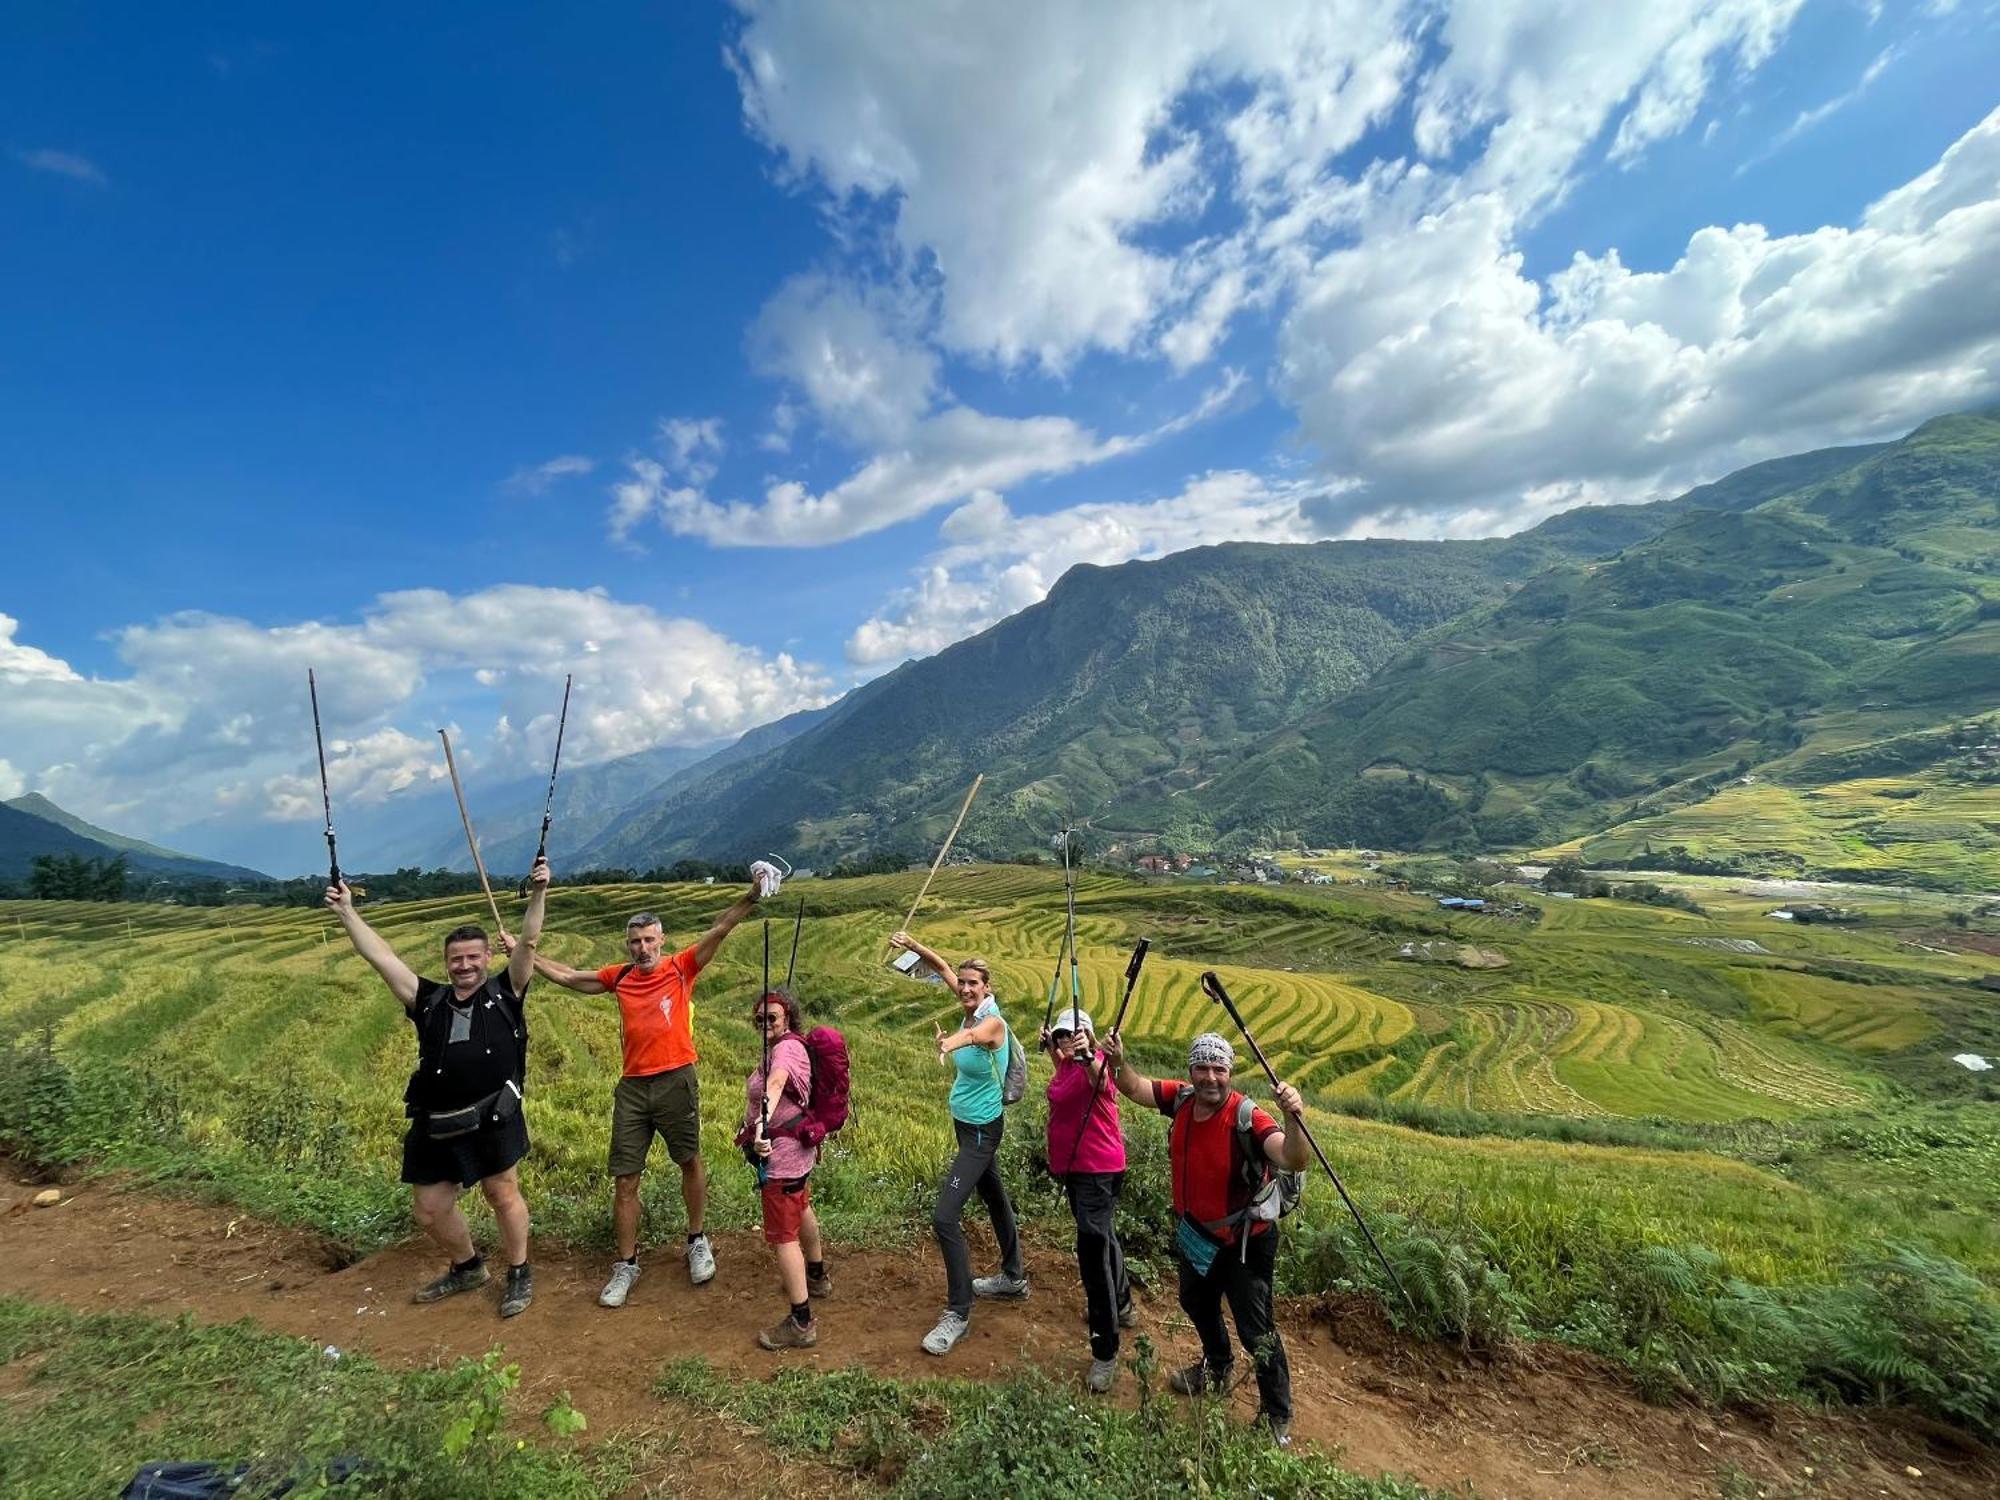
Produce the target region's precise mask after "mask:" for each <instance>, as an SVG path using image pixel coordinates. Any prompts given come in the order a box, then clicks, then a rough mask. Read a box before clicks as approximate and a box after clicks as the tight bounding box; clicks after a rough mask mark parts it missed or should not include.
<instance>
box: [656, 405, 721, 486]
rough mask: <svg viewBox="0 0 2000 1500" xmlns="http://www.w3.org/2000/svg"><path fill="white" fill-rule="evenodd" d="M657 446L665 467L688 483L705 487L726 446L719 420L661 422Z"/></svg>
mask: <svg viewBox="0 0 2000 1500" xmlns="http://www.w3.org/2000/svg"><path fill="white" fill-rule="evenodd" d="M660 447H661V449H662V450H663V451H664V452H665V454H666V461H667V465H668V468H669V469H670V470H671V471H672V472H673V473H675V474H678V475H680V476H681V477H682V478H684V479H686V480H687V481H688V482H689V483H690V484H707V483H708V481H709V480H711V479H713V478H714V477H715V466H716V462H717V461H718V460H719V459H720V458H721V457H722V455H723V452H724V451H725V450H726V448H727V447H728V445H727V444H726V443H725V442H724V441H723V438H722V418H720V417H702V418H699V419H697V418H693V417H670V418H668V419H667V420H665V421H663V422H661V423H660Z"/></svg>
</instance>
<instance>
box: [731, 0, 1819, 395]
mask: <svg viewBox="0 0 2000 1500" xmlns="http://www.w3.org/2000/svg"><path fill="white" fill-rule="evenodd" d="M1801 3H1802V0H1658V3H1655V4H1649V5H1645V6H1636V7H1635V6H1618V5H1605V4H1602V3H1600V0H1478V3H1467V4H1458V5H1449V6H1445V5H1434V4H1431V3H1428V0H1408V3H1404V4H1393V3H1392V4H1386V5H1385V4H1379V3H1374V0H1264V3H1262V4H1258V5H1254V6H1253V5H1234V6H1231V5H1218V4H1214V3H1209V0H1094V3H1092V4H1089V5H1076V4H1073V3H1069V0H1017V3H1014V4H1010V5H1007V6H1002V7H996V6H987V7H977V6H974V7H966V6H949V7H940V6H936V5H933V4H928V3H925V0H855V3H852V4H845V5H839V6H826V5H820V4H815V3H812V0H737V4H738V8H739V9H740V10H742V11H743V13H744V15H745V18H746V19H745V24H744V27H743V31H742V35H741V37H740V39H739V42H738V44H737V46H736V47H735V48H734V49H733V52H732V62H733V64H734V66H735V68H736V71H737V75H738V80H739V85H740V87H741V90H742V94H743V102H744V112H745V116H746V118H747V120H748V122H749V124H750V127H751V129H752V130H753V131H754V132H755V133H756V134H757V135H759V136H760V137H761V138H762V139H763V140H764V141H765V142H766V143H767V144H768V145H769V146H770V147H771V148H772V150H773V151H774V152H776V153H777V154H778V156H779V158H780V160H781V162H782V164H783V168H784V171H785V172H786V174H787V175H788V176H789V177H790V178H791V179H792V180H794V181H797V182H802V183H810V184H815V185H817V186H819V187H821V188H823V189H824V191H825V192H826V194H827V195H828V197H829V199H830V204H829V207H830V210H831V212H832V216H833V218H834V221H835V223H836V224H837V225H841V226H849V225H865V226H875V225H879V224H881V223H883V222H886V223H887V224H888V226H889V233H890V235H891V238H892V241H893V246H894V255H895V258H896V259H897V261H898V262H899V263H900V264H905V265H925V266H929V267H932V268H934V270H935V272H936V275H937V278H938V282H939V287H940V296H939V315H938V326H937V330H936V332H937V337H938V338H939V339H940V340H941V342H942V344H943V346H944V347H945V348H947V349H949V350H952V351H954V352H957V353H960V354H966V355H972V356H975V357H982V358H990V359H992V360H995V361H997V362H998V363H1000V364H1002V365H1005V366H1012V365H1016V364H1018V363H1021V362H1024V361H1038V362H1039V363H1041V364H1042V365H1043V366H1045V367H1047V368H1050V369H1057V370H1060V369H1063V368H1065V367H1067V366H1068V365H1069V364H1071V363H1072V362H1073V361H1074V360H1075V359H1076V358H1077V357H1078V356H1079V355H1081V354H1083V353H1086V352H1088V351H1091V350H1107V351H1112V352H1115V353H1125V354H1133V353H1153V352H1157V353H1159V354H1162V355H1164V356H1165V357H1166V358H1168V359H1169V360H1170V361H1171V362H1172V363H1173V364H1174V365H1175V367H1176V368H1179V369H1185V368H1188V367H1190V366H1192V365H1194V364H1198V363H1200V362H1201V361H1203V360H1205V359H1207V358H1210V357H1212V355H1213V353H1214V352H1215V351H1216V349H1217V348H1219V347H1220V343H1221V340H1222V338H1223V336H1224V335H1225V334H1226V333H1227V330H1228V328H1229V325H1230V323H1231V321H1232V320H1233V319H1234V318H1236V317H1237V316H1239V315H1240V313H1241V312H1242V311H1243V310H1244V309H1246V308H1253V307H1262V306H1265V305H1267V304H1268V302H1269V301H1270V300H1271V299H1272V298H1273V297H1274V296H1276V295H1278V294H1279V286H1278V284H1277V283H1279V282H1281V281H1282V278H1283V277H1284V276H1285V275H1286V273H1287V272H1288V270H1289V269H1290V267H1289V265H1288V263H1287V258H1286V256H1285V255H1284V254H1283V253H1281V252H1282V251H1283V250H1284V249H1285V247H1286V246H1287V245H1288V243H1289V242H1290V241H1291V240H1292V239H1294V238H1295V237H1297V236H1298V235H1300V234H1302V233H1306V232H1316V233H1324V232H1326V231H1328V230H1331V229H1333V228H1335V227H1338V224H1339V222H1340V220H1341V218H1342V217H1343V216H1344V215H1345V213H1346V212H1347V211H1348V210H1349V208H1351V203H1350V202H1349V201H1348V200H1349V199H1350V198H1351V193H1352V189H1353V187H1354V181H1353V180H1352V177H1351V175H1350V174H1349V173H1348V171H1347V164H1346V162H1345V159H1344V153H1347V152H1349V151H1350V150H1351V149H1352V148H1353V147H1355V146H1356V145H1357V144H1359V143H1360V142H1362V141H1363V140H1364V138H1365V137H1366V134H1367V132H1368V131H1369V129H1370V128H1371V127H1372V126H1375V125H1377V124H1380V123H1382V122H1384V121H1386V120H1388V119H1389V118H1390V117H1391V116H1392V115H1393V114H1394V113H1395V111H1396V110H1397V109H1398V108H1399V107H1400V106H1402V105H1404V104H1405V103H1407V104H1408V105H1409V106H1410V107H1411V108H1412V110H1413V111H1414V121H1415V127H1416V138H1417V143H1418V146H1419V148H1420V150H1421V151H1422V153H1424V154H1425V155H1426V156H1427V157H1429V158H1430V159H1431V160H1432V161H1433V162H1436V163H1439V164H1447V163H1449V164H1451V165H1452V167H1453V171H1454V172H1456V171H1457V170H1458V169H1459V167H1458V163H1457V158H1458V157H1460V156H1461V155H1464V154H1465V153H1466V152H1467V150H1468V149H1469V148H1470V147H1472V146H1474V145H1476V146H1477V150H1476V153H1475V154H1474V155H1475V159H1474V160H1472V161H1471V162H1469V163H1466V164H1465V165H1464V172H1465V180H1464V181H1465V186H1466V187H1467V188H1468V189H1469V190H1470V191H1473V192H1498V193H1501V194H1503V195H1505V196H1506V197H1507V198H1508V199H1509V201H1510V202H1511V203H1512V204H1513V206H1514V208H1515V211H1516V212H1517V213H1522V214H1525V213H1528V212H1530V211H1532V210H1533V209H1534V207H1536V206H1537V205H1538V204H1541V203H1544V202H1546V201H1549V200H1552V199H1553V198H1555V197H1556V196H1559V195H1560V193H1561V192H1562V190H1563V189H1564V187H1565V186H1566V184H1567V183H1568V181H1569V180H1570V178H1571V177H1572V175H1573V174H1574V173H1575V171H1576V170H1577V169H1578V166H1579V164H1580V163H1581V162H1582V161H1584V160H1585V158H1586V157H1587V156H1588V154H1589V153H1590V152H1591V151H1592V150H1593V149H1595V148H1596V147H1597V144H1598V143H1599V142H1600V141H1601V140H1602V139H1603V138H1604V136H1605V134H1606V132H1607V131H1609V132H1610V136H1611V138H1610V141H1609V144H1608V146H1607V147H1606V148H1605V149H1606V150H1607V151H1608V154H1609V156H1610V158H1611V159H1612V160H1614V161H1617V162H1621V163H1624V164H1628V165H1629V164H1631V163H1632V162H1634V161H1636V160H1637V159H1638V158H1639V157H1640V156H1641V155H1642V154H1643V153H1644V151H1645V150H1646V149H1647V148H1648V147H1649V146H1651V145H1652V144H1654V143H1655V142H1657V141H1659V140H1661V139H1664V138H1665V137H1667V136H1670V135H1673V134H1675V133H1678V132H1679V131H1681V130H1682V129H1684V128H1686V126H1687V125H1688V124H1689V123H1690V122H1691V121H1692V120H1693V118H1694V116H1695V114H1696V112H1697V111H1698V110H1699V108H1700V107H1701V105H1702V103H1703V101H1704V100H1705V99H1706V98H1707V96H1708V94H1709V92H1710V91H1711V89H1712V87H1713V86H1714V81H1715V78H1716V76H1717V75H1718V74H1720V73H1722V72H1724V71H1725V70H1734V71H1735V72H1736V73H1739V74H1740V73H1747V72H1749V71H1750V70H1753V69H1755V68H1756V67H1758V66H1760V65H1761V64H1762V63H1763V62H1764V61H1765V60H1766V59H1767V58H1768V57H1769V56H1770V55H1771V53H1772V52H1773V50H1774V49H1775V48H1776V46H1777V45H1778V43H1779V41H1780V40H1781V39H1782V37H1783V36H1784V34H1785V31H1786V29H1787V28H1788V26H1789V25H1790V23H1791V21H1792V18H1793V17H1794V15H1795V14H1796V13H1797V11H1798V9H1799V7H1800V5H1801ZM1426 33H1428V38H1427V40H1426ZM1426 46H1428V49H1429V52H1428V56H1427V53H1426ZM1361 172H1362V175H1367V174H1368V173H1370V172H1380V173H1383V174H1385V175H1386V176H1387V177H1388V178H1392V179H1396V180H1402V179H1404V178H1405V177H1406V176H1407V174H1406V172H1405V171H1404V170H1403V168H1402V166H1401V164H1399V163H1394V162H1388V161H1378V162H1376V163H1373V164H1367V163H1364V164H1363V165H1362V167H1361ZM1421 180H1424V181H1427V182H1429V183H1430V184H1431V185H1433V186H1437V187H1445V188H1450V187H1452V186H1453V185H1454V184H1455V182H1456V179H1455V178H1448V177H1442V176H1440V175H1438V174H1435V173H1434V174H1431V175H1430V176H1428V177H1426V178H1423V179H1421ZM1218 201H1221V202H1222V203H1223V204H1225V205H1226V206H1227V207H1229V208H1232V209H1234V210H1235V211H1236V212H1235V214H1234V215H1232V217H1233V218H1235V220H1236V221H1237V222H1236V226H1235V227H1234V228H1232V229H1230V230H1227V231H1225V232H1223V233H1222V234H1220V235H1217V234H1215V233H1212V232H1207V231H1204V232H1202V233H1201V234H1199V235H1198V234H1197V233H1196V232H1195V225H1196V223H1197V221H1198V219H1199V218H1200V216H1201V215H1202V214H1203V212H1204V211H1205V210H1207V209H1209V208H1210V207H1211V206H1213V205H1215V204H1216V203H1217V202H1218Z"/></svg>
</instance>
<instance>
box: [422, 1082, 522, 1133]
mask: <svg viewBox="0 0 2000 1500" xmlns="http://www.w3.org/2000/svg"><path fill="white" fill-rule="evenodd" d="M520 1112H521V1090H520V1089H519V1087H517V1086H516V1085H515V1083H514V1080H513V1079H511V1078H510V1079H508V1080H507V1081H506V1082H505V1083H504V1084H502V1085H501V1086H500V1088H499V1091H498V1092H496V1093H492V1094H488V1095H487V1096H486V1097H485V1098H484V1099H481V1100H480V1101H479V1102H478V1103H477V1104H468V1105H466V1106H465V1108H463V1109H432V1110H426V1111H425V1112H424V1116H423V1121H424V1134H425V1135H427V1136H429V1137H430V1138H431V1139H432V1140H434V1141H450V1140H456V1139H457V1138H458V1137H459V1136H462V1135H471V1134H472V1133H473V1132H474V1131H475V1130H480V1129H483V1128H484V1127H485V1126H487V1125H498V1124H499V1123H500V1122H501V1121H503V1120H511V1119H513V1118H514V1116H516V1115H518V1114H519V1113H520Z"/></svg>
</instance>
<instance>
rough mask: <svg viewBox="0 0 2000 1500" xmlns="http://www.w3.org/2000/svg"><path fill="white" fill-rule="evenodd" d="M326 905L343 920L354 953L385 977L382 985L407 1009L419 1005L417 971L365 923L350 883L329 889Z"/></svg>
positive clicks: (343, 883)
mask: <svg viewBox="0 0 2000 1500" xmlns="http://www.w3.org/2000/svg"><path fill="white" fill-rule="evenodd" d="M326 904H327V906H328V907H329V908H331V910H332V912H333V914H334V915H335V916H336V917H338V918H340V925H341V926H342V927H343V928H345V929H346V930H347V940H348V941H349V942H350V943H352V944H354V951H355V952H356V953H359V954H360V955H361V956H362V957H363V958H364V959H366V960H367V961H368V965H369V967H370V968H372V969H374V971H375V972H376V973H377V974H380V975H381V976H382V982H383V983H384V984H386V985H388V986H389V993H390V994H392V995H394V996H395V997H396V998H397V1000H399V1001H400V1002H402V1006H403V1009H404V1010H409V1009H411V1008H412V1007H413V1006H415V1005H416V1003H417V976H416V974H415V972H414V971H413V970H412V969H411V968H410V966H409V965H408V964H406V963H404V962H403V961H402V959H400V958H398V957H397V956H396V950H395V949H394V948H391V947H390V946H389V945H388V944H387V943H386V942H384V941H383V939H382V935H381V934H380V933H379V932H377V931H376V930H375V929H374V928H372V927H370V926H369V925H368V924H367V923H366V922H364V921H362V920H361V913H359V912H358V911H356V910H355V909H354V892H352V891H350V890H349V889H348V888H347V882H346V881H344V880H343V881H341V882H340V884H339V885H330V886H328V887H327V888H326Z"/></svg>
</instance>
